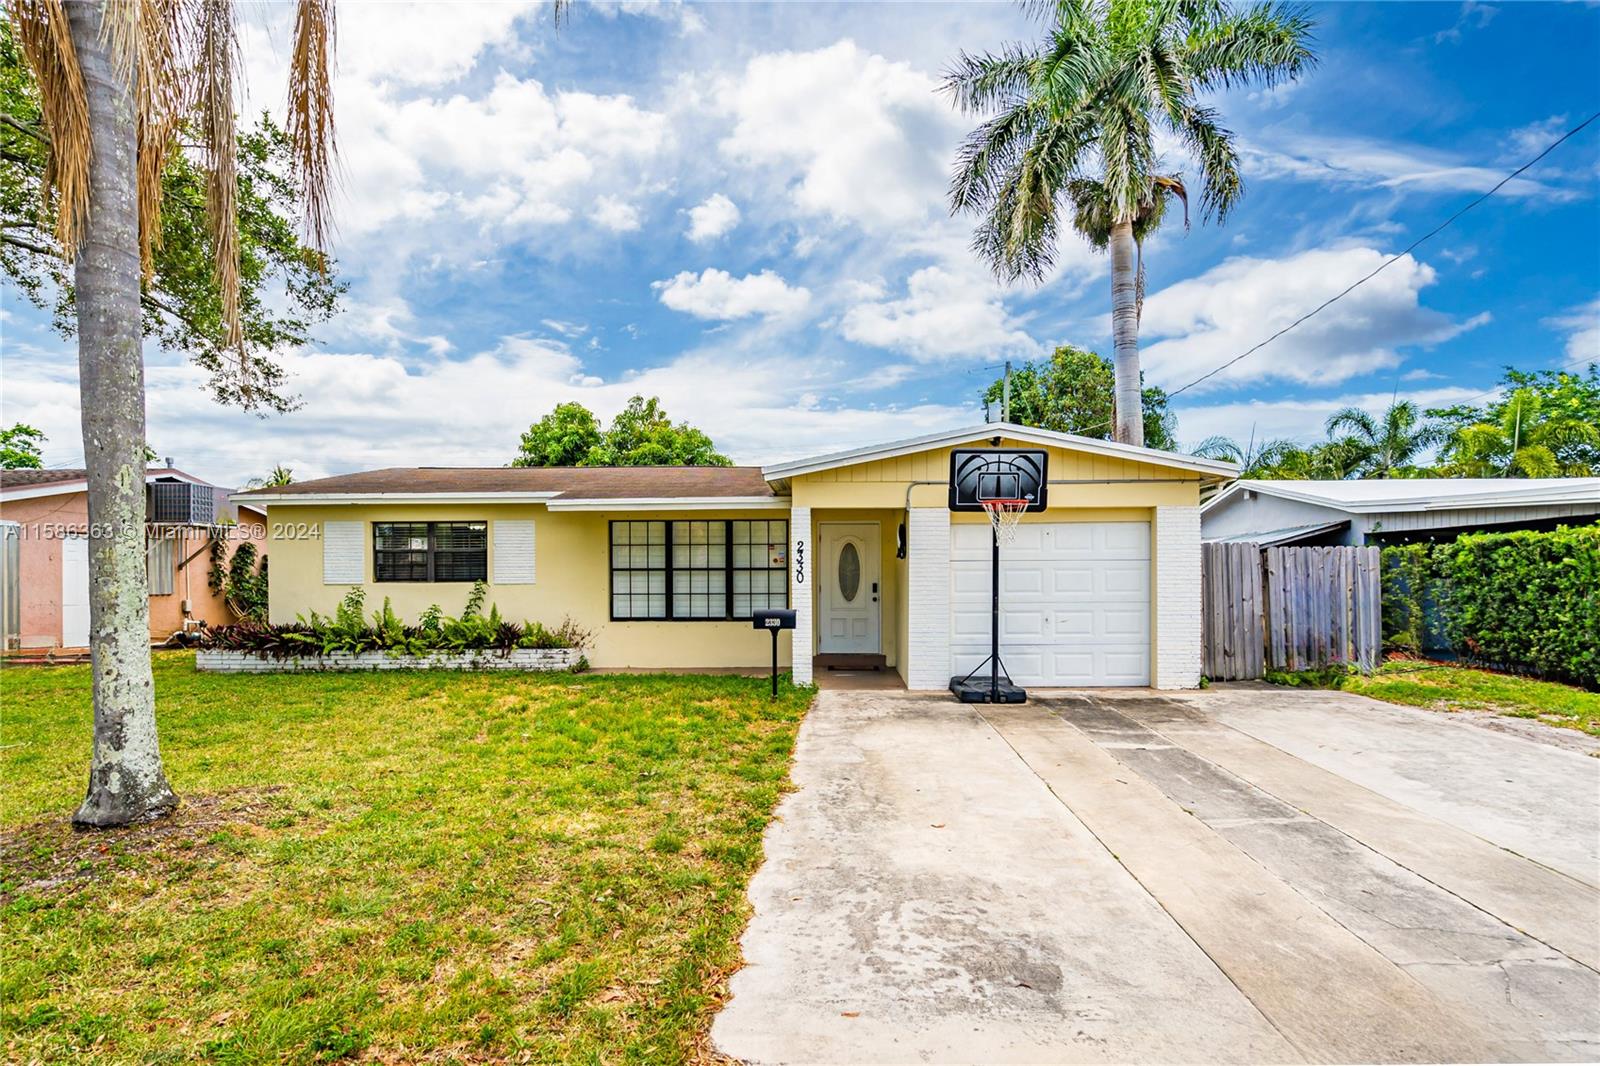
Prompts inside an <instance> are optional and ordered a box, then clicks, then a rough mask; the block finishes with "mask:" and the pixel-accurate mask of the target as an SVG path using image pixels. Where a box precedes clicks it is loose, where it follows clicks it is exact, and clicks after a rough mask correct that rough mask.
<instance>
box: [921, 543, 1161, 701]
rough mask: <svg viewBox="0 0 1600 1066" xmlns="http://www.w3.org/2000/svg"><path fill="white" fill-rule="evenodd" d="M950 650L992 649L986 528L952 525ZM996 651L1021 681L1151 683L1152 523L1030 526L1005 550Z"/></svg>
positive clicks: (962, 657)
mask: <svg viewBox="0 0 1600 1066" xmlns="http://www.w3.org/2000/svg"><path fill="white" fill-rule="evenodd" d="M950 554H951V567H950V571H951V587H950V604H951V619H950V654H951V659H952V661H953V665H954V667H955V672H956V673H957V674H958V675H959V674H965V673H966V672H967V671H968V670H971V669H972V668H973V667H975V666H977V665H978V664H979V663H980V662H982V661H983V659H984V657H985V656H987V655H988V654H989V565H990V561H989V527H988V525H987V524H985V525H966V524H962V525H954V526H951V528H950ZM1000 658H1001V661H1002V662H1004V663H1005V665H1006V669H1007V670H1008V671H1009V672H1010V674H1011V677H1012V680H1014V681H1016V682H1017V683H1018V684H1019V685H1025V686H1026V685H1039V686H1052V685H1060V686H1077V685H1148V684H1149V683H1150V525H1149V523H1147V522H1054V523H1031V522H1030V523H1025V524H1023V525H1022V526H1021V527H1020V528H1019V529H1018V530H1017V540H1016V543H1015V544H1012V545H1009V546H1002V547H1001V549H1000Z"/></svg>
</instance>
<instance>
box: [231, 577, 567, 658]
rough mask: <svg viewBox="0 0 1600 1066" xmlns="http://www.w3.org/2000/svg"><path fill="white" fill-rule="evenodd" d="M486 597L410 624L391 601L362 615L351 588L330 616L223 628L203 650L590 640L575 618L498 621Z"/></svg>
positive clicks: (359, 596) (389, 649)
mask: <svg viewBox="0 0 1600 1066" xmlns="http://www.w3.org/2000/svg"><path fill="white" fill-rule="evenodd" d="M487 594H488V587H487V586H486V585H485V584H484V583H483V582H482V581H479V582H477V583H475V584H474V585H473V586H472V594H471V595H470V596H468V597H467V606H466V609H465V610H463V611H462V612H461V616H460V617H459V618H452V617H451V616H450V615H447V614H445V613H444V611H442V610H441V609H440V608H439V605H438V604H433V605H431V606H429V607H428V609H427V610H425V611H423V612H422V617H421V618H420V619H418V622H417V624H416V625H407V624H406V623H405V622H404V621H402V620H401V618H400V617H399V616H398V615H396V614H395V613H394V608H393V606H392V605H391V604H390V603H389V598H388V597H387V596H385V597H384V600H383V607H382V608H381V609H380V610H376V611H373V612H372V615H371V617H370V618H369V617H368V616H367V615H366V614H365V609H366V594H365V593H364V592H363V591H362V590H361V589H358V588H357V589H351V590H350V591H349V592H347V593H345V597H344V599H343V600H342V601H340V603H339V606H338V607H337V608H335V609H334V612H333V614H332V615H320V614H318V613H317V612H316V611H312V612H311V613H310V615H309V617H308V616H306V615H300V616H298V617H297V619H296V620H295V621H294V622H289V623H286V624H281V625H270V624H268V623H265V622H253V621H250V622H240V623H239V624H237V625H231V626H218V627H216V628H214V629H207V630H206V631H205V632H204V633H203V634H202V635H201V637H200V647H202V648H211V649H215V650H219V651H248V652H255V653H257V654H260V655H270V656H272V657H273V658H275V659H286V658H289V657H291V656H302V655H305V656H311V655H342V654H358V653H360V652H364V651H382V652H385V653H387V654H389V655H394V656H400V655H429V654H432V653H435V652H445V653H454V652H469V651H497V652H500V653H502V654H504V653H506V652H510V651H513V650H515V649H517V648H582V647H586V646H587V645H588V643H589V641H590V638H591V637H592V636H593V634H592V633H590V631H589V630H587V629H585V628H584V627H582V626H580V625H578V624H577V623H576V622H574V621H573V620H572V619H570V618H567V619H564V620H563V621H562V622H561V624H560V625H559V626H556V627H555V628H553V629H552V628H550V627H548V626H546V625H544V624H543V623H542V622H513V621H509V620H507V619H504V618H501V617H500V610H499V608H498V607H495V606H493V605H490V607H489V611H488V613H487V614H485V613H484V610H483V601H484V599H485V597H486V596H487Z"/></svg>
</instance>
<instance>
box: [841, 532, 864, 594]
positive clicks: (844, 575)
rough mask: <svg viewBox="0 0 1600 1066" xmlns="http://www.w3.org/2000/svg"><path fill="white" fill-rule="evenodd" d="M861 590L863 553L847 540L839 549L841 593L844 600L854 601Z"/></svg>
mask: <svg viewBox="0 0 1600 1066" xmlns="http://www.w3.org/2000/svg"><path fill="white" fill-rule="evenodd" d="M860 591H861V555H860V553H859V552H857V551H856V546H855V545H854V544H852V543H851V542H850V541H845V542H844V547H843V548H841V549H839V595H840V596H843V597H844V602H846V603H853V602H855V598H856V593H858V592H860Z"/></svg>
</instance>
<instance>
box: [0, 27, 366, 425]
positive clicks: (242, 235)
mask: <svg viewBox="0 0 1600 1066" xmlns="http://www.w3.org/2000/svg"><path fill="white" fill-rule="evenodd" d="M186 129H187V127H180V130H186ZM50 149H51V143H50V135H49V133H48V132H47V130H46V127H45V123H44V121H43V116H42V113H41V105H40V100H39V93H38V88H37V85H36V84H35V82H34V79H33V76H32V74H31V73H30V71H29V70H28V67H27V65H26V64H25V63H24V62H23V61H22V57H21V55H20V52H19V49H18V48H17V45H16V41H15V38H14V35H13V31H12V28H11V26H10V24H9V23H8V22H3V21H0V272H3V273H4V275H5V277H6V278H7V280H9V281H10V282H11V283H12V284H13V285H15V286H16V287H17V290H18V291H19V292H21V293H22V294H23V295H24V296H26V297H27V298H28V300H29V301H31V302H32V303H33V304H34V305H35V306H38V307H40V308H44V309H48V310H50V311H51V312H52V315H53V318H54V323H55V327H56V329H57V330H58V331H59V332H60V333H61V334H62V336H71V335H72V334H73V333H74V331H75V322H76V317H75V310H74V304H73V289H72V279H71V276H70V273H71V264H70V263H69V262H68V261H67V260H66V259H64V258H63V257H62V255H61V246H60V244H59V243H58V242H57V240H56V222H57V220H56V218H55V214H54V212H53V211H47V210H45V209H43V207H42V206H41V205H42V204H43V202H44V196H43V183H44V179H45V173H46V167H47V166H48V164H49V156H50ZM291 163H292V159H291V147H290V142H289V138H288V137H287V135H286V134H285V133H284V131H283V130H281V129H280V128H278V127H277V126H276V125H275V124H274V123H273V122H272V121H271V120H270V119H269V118H267V117H265V116H263V117H262V119H261V120H260V122H259V123H258V124H257V125H256V127H255V129H253V130H251V131H249V132H247V133H243V134H241V135H240V136H239V138H238V149H237V164H238V166H237V175H236V180H235V194H234V207H235V210H236V212H237V217H238V233H237V243H238V280H239V294H238V311H239V323H240V329H241V338H240V345H239V346H238V347H230V344H229V329H228V323H227V315H226V313H225V307H224V297H223V289H222V287H221V285H220V284H219V280H218V276H217V271H216V268H215V262H216V256H217V248H216V239H215V236H214V233H213V231H212V229H211V227H210V225H209V223H208V219H207V197H208V195H210V192H209V190H208V184H209V176H208V173H207V171H206V170H205V168H203V167H202V166H201V165H200V164H199V163H198V162H197V161H196V159H195V158H194V156H193V155H192V154H191V153H189V152H186V151H184V150H182V149H181V148H180V150H178V151H175V152H171V153H169V154H168V155H167V157H166V162H165V166H164V169H163V171H162V175H161V189H160V196H161V217H160V220H159V224H160V239H159V241H157V242H155V244H154V247H153V248H152V249H151V267H152V269H151V273H150V276H149V277H148V278H147V279H146V281H145V285H144V290H143V292H142V294H141V299H140V304H141V310H142V311H143V318H144V322H143V327H144V334H145V337H146V338H147V339H150V340H154V341H155V342H157V343H158V344H160V345H161V346H162V347H163V348H166V349H167V350H169V351H173V352H182V353H186V354H187V355H188V356H189V357H190V358H191V359H193V360H194V362H195V364H196V365H197V366H199V367H201V368H202V369H203V370H205V371H207V372H208V373H209V374H210V375H211V382H210V387H211V391H212V393H213V395H214V396H215V397H216V399H217V400H218V401H219V402H222V403H226V404H233V405H237V406H241V407H244V408H246V409H256V408H266V409H271V410H278V411H283V410H288V409H290V408H291V407H293V406H294V400H293V398H292V397H290V396H288V395H285V393H284V391H283V387H284V374H283V369H282V368H281V367H280V366H279V365H278V364H277V362H276V361H275V360H274V359H273V352H274V351H275V350H279V349H283V348H292V347H295V346H298V345H302V344H305V343H307V342H308V341H309V340H310V339H311V330H312V328H313V327H314V326H315V325H316V324H317V323H320V322H323V321H326V320H327V319H328V318H329V316H331V315H332V314H333V313H334V312H335V311H336V310H337V309H338V303H339V298H340V296H341V295H342V294H343V293H344V291H345V288H346V285H345V284H344V283H343V282H341V281H339V280H338V278H337V277H336V276H335V274H334V273H333V269H332V267H333V264H332V262H331V261H330V260H329V259H327V258H326V257H324V256H322V255H321V254H319V253H317V252H316V251H314V250H313V249H311V248H309V247H307V246H306V245H305V244H303V243H302V242H301V241H300V239H299V237H298V235H297V233H298V231H297V229H296V222H295V221H294V220H295V216H296V212H297V211H298V210H299V205H300V203H301V200H302V191H301V186H300V183H299V182H297V181H296V180H295V179H294V178H293V177H291V176H290V175H292V174H293V168H292V166H291Z"/></svg>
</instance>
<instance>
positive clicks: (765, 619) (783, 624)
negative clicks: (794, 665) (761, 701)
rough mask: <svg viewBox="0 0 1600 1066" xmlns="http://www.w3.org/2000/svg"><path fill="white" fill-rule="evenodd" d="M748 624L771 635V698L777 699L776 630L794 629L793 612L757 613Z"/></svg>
mask: <svg viewBox="0 0 1600 1066" xmlns="http://www.w3.org/2000/svg"><path fill="white" fill-rule="evenodd" d="M750 624H751V625H752V626H754V627H755V628H756V629H765V630H766V631H767V632H769V633H771V634H772V698H773V699H777V698H778V630H780V629H793V628H794V611H792V610H780V611H757V612H755V614H753V615H751V616H750Z"/></svg>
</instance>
